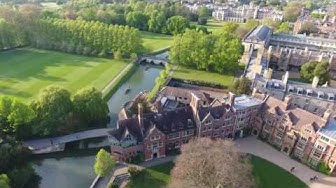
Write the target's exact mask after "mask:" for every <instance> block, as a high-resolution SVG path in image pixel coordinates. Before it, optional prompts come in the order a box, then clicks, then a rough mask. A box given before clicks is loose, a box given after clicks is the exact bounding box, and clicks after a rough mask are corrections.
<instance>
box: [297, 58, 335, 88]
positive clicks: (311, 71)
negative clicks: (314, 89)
mask: <svg viewBox="0 0 336 188" xmlns="http://www.w3.org/2000/svg"><path fill="white" fill-rule="evenodd" d="M329 68H330V65H329V63H328V62H317V61H311V62H309V63H306V64H304V65H302V67H301V70H300V75H301V78H302V79H303V80H304V81H306V82H312V81H313V79H314V77H315V76H317V77H319V84H324V83H326V82H327V81H330V75H329Z"/></svg>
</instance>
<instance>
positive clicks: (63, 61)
mask: <svg viewBox="0 0 336 188" xmlns="http://www.w3.org/2000/svg"><path fill="white" fill-rule="evenodd" d="M127 63H128V62H126V61H116V60H112V59H105V58H96V57H86V56H79V55H72V54H66V53H61V52H54V51H46V50H38V49H32V48H24V49H18V50H12V51H7V52H1V53H0V94H1V95H9V96H15V97H18V98H20V99H23V101H27V100H30V99H33V98H35V97H36V96H37V95H38V93H39V91H40V90H41V89H43V88H45V87H47V86H49V85H57V86H61V87H64V88H66V89H68V90H69V91H71V92H72V93H74V92H76V91H77V90H79V89H82V88H84V87H87V86H94V87H96V88H97V89H98V90H102V89H103V88H104V87H105V86H106V85H107V83H108V82H109V81H110V80H112V79H113V78H114V77H115V76H116V75H117V74H118V73H119V72H120V71H121V70H122V69H123V68H124V67H125V66H126V65H127Z"/></svg>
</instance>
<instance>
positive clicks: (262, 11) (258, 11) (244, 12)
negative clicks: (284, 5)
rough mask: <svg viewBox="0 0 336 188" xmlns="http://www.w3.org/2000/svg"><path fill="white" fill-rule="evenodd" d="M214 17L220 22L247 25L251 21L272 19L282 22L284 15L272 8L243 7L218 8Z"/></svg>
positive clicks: (213, 14)
mask: <svg viewBox="0 0 336 188" xmlns="http://www.w3.org/2000/svg"><path fill="white" fill-rule="evenodd" d="M212 17H213V18H214V19H216V20H219V21H230V22H238V23H245V22H246V21H247V20H249V19H256V20H262V19H264V18H270V19H272V20H274V21H282V20H283V14H282V13H281V12H279V11H276V10H274V9H273V8H271V7H259V6H255V5H252V4H250V5H242V6H238V7H232V6H229V7H218V8H216V9H214V11H213V13H212Z"/></svg>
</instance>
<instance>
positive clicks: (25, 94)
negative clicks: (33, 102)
mask: <svg viewBox="0 0 336 188" xmlns="http://www.w3.org/2000/svg"><path fill="white" fill-rule="evenodd" d="M0 94H3V95H12V96H16V97H19V98H20V97H21V98H29V97H32V95H31V94H30V93H28V92H25V91H18V90H16V89H13V88H10V87H7V86H0Z"/></svg>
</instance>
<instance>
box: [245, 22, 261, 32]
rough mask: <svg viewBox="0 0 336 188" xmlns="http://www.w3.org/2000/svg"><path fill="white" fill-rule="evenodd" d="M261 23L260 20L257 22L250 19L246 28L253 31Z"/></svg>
mask: <svg viewBox="0 0 336 188" xmlns="http://www.w3.org/2000/svg"><path fill="white" fill-rule="evenodd" d="M259 25H260V23H259V21H258V20H255V19H249V20H247V22H246V24H245V27H246V28H247V29H248V30H249V31H250V30H252V29H253V28H255V27H257V26H259Z"/></svg>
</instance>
